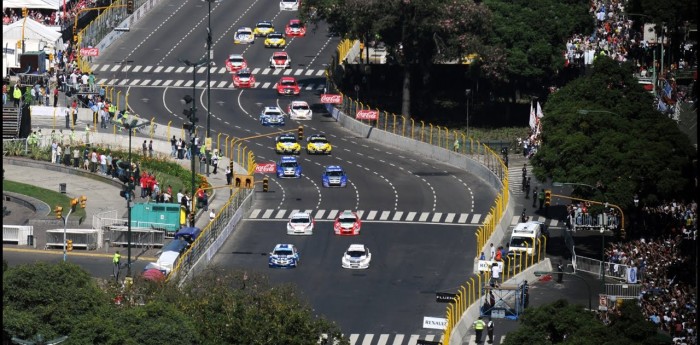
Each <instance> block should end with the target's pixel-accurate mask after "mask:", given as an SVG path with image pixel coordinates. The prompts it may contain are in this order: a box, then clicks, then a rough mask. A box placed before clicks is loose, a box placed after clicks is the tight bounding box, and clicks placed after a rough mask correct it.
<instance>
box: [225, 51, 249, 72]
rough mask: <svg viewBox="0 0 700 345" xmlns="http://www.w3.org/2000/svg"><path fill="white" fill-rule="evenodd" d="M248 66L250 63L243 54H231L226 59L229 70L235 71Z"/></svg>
mask: <svg viewBox="0 0 700 345" xmlns="http://www.w3.org/2000/svg"><path fill="white" fill-rule="evenodd" d="M246 67H248V63H247V62H246V61H245V59H244V58H243V55H241V54H231V55H229V56H228V59H226V70H227V71H229V72H235V71H238V70H240V69H243V68H246Z"/></svg>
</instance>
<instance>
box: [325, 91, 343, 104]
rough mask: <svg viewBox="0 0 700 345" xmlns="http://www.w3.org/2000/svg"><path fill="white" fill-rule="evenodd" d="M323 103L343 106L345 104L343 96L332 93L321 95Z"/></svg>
mask: <svg viewBox="0 0 700 345" xmlns="http://www.w3.org/2000/svg"><path fill="white" fill-rule="evenodd" d="M321 103H324V104H328V103H330V104H341V103H343V96H341V95H336V94H332V93H324V94H322V95H321Z"/></svg>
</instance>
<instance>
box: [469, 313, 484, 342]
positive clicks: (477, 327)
mask: <svg viewBox="0 0 700 345" xmlns="http://www.w3.org/2000/svg"><path fill="white" fill-rule="evenodd" d="M485 327H486V323H484V320H482V317H481V316H479V319H478V320H476V321H474V323H473V324H472V328H474V332H475V333H476V343H477V344H479V343H481V335H482V334H483V333H484V328H485Z"/></svg>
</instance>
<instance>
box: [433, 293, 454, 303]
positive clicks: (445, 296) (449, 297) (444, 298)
mask: <svg viewBox="0 0 700 345" xmlns="http://www.w3.org/2000/svg"><path fill="white" fill-rule="evenodd" d="M455 297H457V294H454V293H449V292H436V293H435V302H438V303H452V302H454V300H455Z"/></svg>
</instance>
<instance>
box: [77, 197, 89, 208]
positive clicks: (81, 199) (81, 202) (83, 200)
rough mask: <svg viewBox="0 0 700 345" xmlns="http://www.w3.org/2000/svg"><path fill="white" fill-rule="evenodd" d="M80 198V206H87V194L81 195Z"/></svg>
mask: <svg viewBox="0 0 700 345" xmlns="http://www.w3.org/2000/svg"><path fill="white" fill-rule="evenodd" d="M78 200H80V207H82V208H85V206H87V197H86V196H85V195H81V196H80V198H78Z"/></svg>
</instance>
